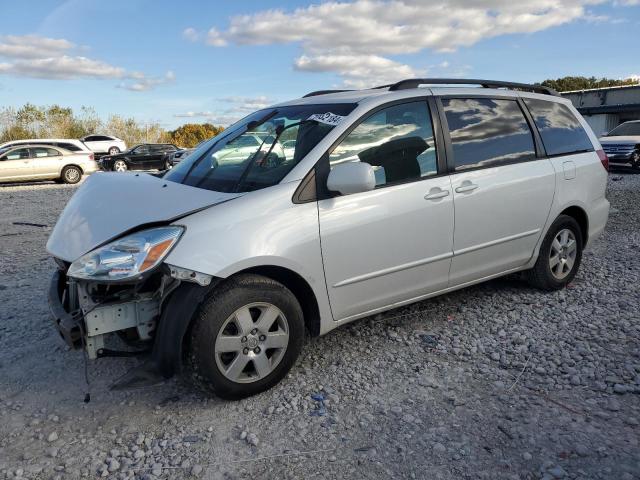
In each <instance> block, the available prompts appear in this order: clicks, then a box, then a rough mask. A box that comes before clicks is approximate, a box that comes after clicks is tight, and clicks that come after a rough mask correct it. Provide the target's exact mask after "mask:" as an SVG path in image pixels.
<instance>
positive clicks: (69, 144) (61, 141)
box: [0, 138, 91, 154]
mask: <svg viewBox="0 0 640 480" xmlns="http://www.w3.org/2000/svg"><path fill="white" fill-rule="evenodd" d="M16 145H51V146H53V147H58V148H63V149H65V150H68V151H70V152H86V153H87V154H89V153H91V150H89V148H88V147H87V146H86V145H85V144H84V143H82V141H80V140H74V139H71V138H32V139H27V140H12V141H9V142H5V143H3V144H1V145H0V148H6V147H15V146H16Z"/></svg>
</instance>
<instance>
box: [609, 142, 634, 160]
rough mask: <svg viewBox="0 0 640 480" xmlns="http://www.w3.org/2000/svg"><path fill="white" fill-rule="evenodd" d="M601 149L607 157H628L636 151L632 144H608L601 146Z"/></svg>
mask: <svg viewBox="0 0 640 480" xmlns="http://www.w3.org/2000/svg"><path fill="white" fill-rule="evenodd" d="M602 149H603V150H604V153H606V154H607V155H608V156H612V155H613V156H625V157H626V156H630V155H631V154H632V153H633V152H634V150H635V149H636V146H635V145H634V144H623V143H620V144H618V143H610V144H604V145H602Z"/></svg>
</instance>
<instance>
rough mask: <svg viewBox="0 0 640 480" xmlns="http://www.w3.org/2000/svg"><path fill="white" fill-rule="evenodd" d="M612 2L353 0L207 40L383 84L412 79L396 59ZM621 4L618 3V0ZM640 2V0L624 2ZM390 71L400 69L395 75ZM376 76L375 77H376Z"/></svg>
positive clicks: (278, 12)
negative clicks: (283, 52)
mask: <svg viewBox="0 0 640 480" xmlns="http://www.w3.org/2000/svg"><path fill="white" fill-rule="evenodd" d="M607 1H608V3H611V0H536V1H533V0H524V1H513V0H449V1H445V0H353V1H351V2H346V1H342V2H338V1H335V0H334V1H328V2H324V3H320V4H314V5H310V6H306V7H300V8H296V9H295V10H282V9H271V10H264V11H260V12H257V13H254V14H251V15H238V16H235V17H232V18H231V19H230V21H229V25H228V27H227V28H226V29H224V30H217V29H215V28H212V29H211V30H210V31H209V34H208V36H207V40H206V42H207V43H208V44H209V45H213V46H218V47H222V46H225V45H227V44H230V43H233V44H237V45H274V44H289V43H296V44H300V45H301V47H302V50H303V55H302V56H300V57H299V58H298V59H296V60H295V63H294V68H296V69H297V70H305V71H322V72H324V71H331V72H336V73H338V74H340V75H341V76H342V77H343V78H344V80H345V84H346V85H351V86H356V85H360V84H362V83H366V84H370V85H371V84H375V83H379V82H380V80H382V81H383V83H384V81H386V79H392V78H399V77H402V76H405V77H406V76H412V75H413V74H415V73H416V72H415V71H414V69H413V68H412V67H410V66H409V65H407V64H403V63H400V62H398V61H395V60H392V59H389V58H386V57H387V56H389V55H400V54H410V53H418V52H422V51H424V50H432V51H437V52H451V51H454V50H456V49H459V48H462V47H468V46H471V45H474V44H475V43H477V42H479V41H481V40H485V39H488V38H492V37H496V36H501V35H506V34H516V33H520V34H526V33H533V32H538V31H542V30H546V29H548V28H551V27H557V26H560V25H563V24H566V23H569V22H572V21H576V20H579V19H584V20H587V21H592V22H598V21H607V20H608V19H606V18H604V17H602V16H596V15H593V14H591V13H589V12H588V10H587V8H588V7H589V6H591V5H596V4H601V3H605V2H607ZM614 1H616V0H614ZM617 1H618V3H619V4H621V5H623V4H624V5H634V4H638V3H640V0H617ZM387 68H389V69H394V70H395V72H388V71H387ZM369 75H371V76H373V77H374V78H372V79H371V80H368V77H369Z"/></svg>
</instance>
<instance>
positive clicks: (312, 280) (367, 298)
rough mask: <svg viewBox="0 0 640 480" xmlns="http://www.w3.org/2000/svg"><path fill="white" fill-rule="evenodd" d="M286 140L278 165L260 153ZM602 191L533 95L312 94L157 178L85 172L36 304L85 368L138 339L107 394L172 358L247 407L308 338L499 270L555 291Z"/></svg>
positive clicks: (600, 164) (598, 212)
mask: <svg viewBox="0 0 640 480" xmlns="http://www.w3.org/2000/svg"><path fill="white" fill-rule="evenodd" d="M456 83H460V84H470V83H478V84H480V85H482V86H483V87H485V88H472V87H468V86H467V87H452V86H451V84H456ZM441 84H446V85H448V86H442V85H441ZM421 85H431V87H430V88H425V87H421ZM285 132H286V136H285V138H288V139H289V138H291V137H295V138H296V143H295V146H294V148H295V155H285V154H284V152H277V151H275V146H276V145H277V144H278V143H279V138H280V137H281V136H283V134H284V133H285ZM256 133H259V134H260V135H257V134H256ZM256 137H260V138H263V139H267V138H270V140H269V141H266V142H262V144H260V145H259V144H258V143H257V142H255V141H254V140H255V138H256ZM238 147H241V148H246V150H244V152H243V153H242V155H237V156H233V157H232V156H231V155H224V153H225V152H229V151H231V150H233V149H235V148H238ZM249 147H251V148H252V150H250V149H249ZM288 147H289V148H291V145H289V146H288ZM283 150H284V149H283ZM223 157H224V158H226V159H227V161H220V159H221V158H223ZM606 184H607V157H606V155H605V154H604V152H603V151H602V149H601V146H600V144H599V142H598V139H597V138H596V136H595V135H594V134H593V132H592V131H591V129H590V128H589V126H588V124H587V123H586V122H585V120H584V119H583V118H582V117H581V116H580V114H579V113H578V112H577V111H576V109H575V108H574V107H573V106H572V105H571V103H570V102H569V101H568V100H566V99H564V98H562V97H560V96H558V95H557V94H556V93H555V92H553V91H552V90H550V89H548V88H546V87H542V86H532V85H523V84H515V83H507V82H496V81H486V80H460V79H445V80H438V79H417V80H405V81H401V82H399V83H396V84H394V85H390V86H389V85H387V86H385V87H380V88H377V89H372V90H362V91H346V92H345V91H338V92H327V91H322V92H313V93H311V94H309V95H307V96H306V97H304V98H301V99H297V100H292V101H290V102H285V103H282V104H279V105H275V106H272V107H268V108H265V109H262V110H259V111H257V112H255V113H253V114H251V115H249V116H247V117H246V118H244V119H243V120H241V121H239V122H238V123H236V124H234V125H232V126H231V127H229V128H227V129H226V130H224V131H223V132H222V133H220V134H219V135H218V136H216V137H215V138H213V139H211V140H210V141H208V142H206V143H205V144H203V145H202V146H201V147H200V148H198V149H197V150H196V151H194V152H193V153H192V154H191V155H189V157H187V158H186V159H185V160H183V161H182V162H180V163H179V164H178V165H177V166H176V167H175V168H173V169H171V170H169V171H167V172H165V173H164V174H162V175H147V174H137V175H131V174H123V175H114V174H103V175H95V176H93V177H90V178H89V179H88V180H87V182H85V185H84V186H83V189H82V194H81V195H80V194H76V195H75V196H74V197H73V198H72V199H71V200H70V202H69V203H68V205H67V206H66V207H65V209H64V211H63V213H62V215H61V217H60V219H59V220H58V222H57V224H56V226H55V228H54V229H53V232H52V233H51V237H50V238H49V241H48V243H47V250H48V252H49V253H50V254H51V255H53V256H54V257H55V259H56V261H57V264H58V265H59V269H58V271H56V272H55V274H54V276H53V278H52V281H51V287H50V292H49V302H50V305H51V309H52V312H53V315H54V318H55V324H56V326H57V329H58V330H59V331H60V333H61V334H62V336H63V338H65V340H66V341H67V343H68V344H69V345H71V346H73V347H76V348H81V347H82V346H83V345H85V346H86V351H87V352H88V355H89V357H90V358H96V357H99V356H104V355H109V354H111V353H109V352H108V351H105V350H104V347H103V346H104V345H105V343H104V341H105V336H106V335H108V334H111V333H114V332H121V333H122V332H126V333H127V335H130V336H132V337H134V338H136V339H137V340H139V341H143V342H147V343H148V344H149V345H150V348H152V354H151V356H150V358H149V360H148V361H147V362H146V363H144V364H143V365H141V366H139V367H137V368H136V369H134V370H133V371H131V372H130V373H129V374H128V375H127V376H126V377H125V378H123V379H121V380H120V381H119V382H118V383H117V384H116V386H117V387H119V388H125V387H131V386H141V385H144V384H147V383H155V382H157V381H159V380H162V379H164V378H168V377H170V376H172V375H173V374H175V373H176V372H179V371H181V369H182V367H183V360H184V361H185V362H186V364H185V365H184V367H185V368H186V372H188V376H189V378H191V379H192V381H193V382H195V383H196V384H197V385H199V386H200V387H202V388H203V389H205V390H206V391H208V392H211V393H215V394H217V395H218V396H221V397H224V398H239V397H244V396H247V395H252V394H255V393H258V392H261V391H263V390H265V389H267V388H269V387H271V386H273V385H274V384H276V383H277V382H279V381H280V380H281V379H282V378H283V377H284V376H285V375H286V374H287V372H288V371H289V370H290V368H291V366H292V365H293V364H294V362H295V360H296V357H298V355H299V354H300V352H301V348H302V343H303V340H304V338H305V331H309V332H310V333H311V334H312V335H322V334H325V333H327V332H329V331H331V330H333V329H334V328H336V327H339V326H340V325H344V324H346V323H349V322H351V321H353V320H356V319H359V318H362V317H367V316H370V315H373V314H376V313H378V312H383V311H385V310H389V309H392V308H396V307H399V306H401V305H406V304H409V303H412V302H416V301H419V300H423V299H426V298H430V297H433V296H436V295H440V294H443V293H446V292H450V291H452V290H457V289H460V288H463V287H466V286H469V285H473V284H476V283H479V282H484V281H486V280H489V279H492V278H496V277H499V276H503V275H506V274H510V273H514V272H522V273H523V275H524V276H525V277H526V278H527V279H528V280H529V281H530V283H531V284H532V285H534V286H536V287H538V288H540V289H543V290H556V289H561V288H563V287H565V286H566V285H567V284H568V283H569V282H571V281H572V280H573V278H574V276H575V275H576V272H577V271H578V268H579V266H580V262H581V259H582V253H583V250H584V248H585V247H587V246H589V245H591V244H592V243H593V242H594V241H595V240H596V239H597V238H598V236H599V235H600V234H601V233H602V231H603V229H604V227H605V224H606V221H607V217H608V212H609V202H608V201H607V199H606V198H605V188H606ZM106 206H108V208H106ZM454 208H455V214H454ZM79 224H80V225H82V228H78V225H79ZM569 295H570V294H569ZM70 312H85V313H84V316H81V318H79V319H77V318H76V317H72V313H70ZM78 322H79V323H78Z"/></svg>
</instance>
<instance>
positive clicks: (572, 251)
mask: <svg viewBox="0 0 640 480" xmlns="http://www.w3.org/2000/svg"><path fill="white" fill-rule="evenodd" d="M577 253H578V243H577V242H576V237H575V235H574V233H573V232H572V231H571V230H570V229H568V228H563V229H562V230H560V231H559V232H558V233H557V234H556V237H555V238H554V239H553V242H552V243H551V252H550V253H549V268H551V274H552V275H553V276H554V277H555V278H556V279H557V280H563V279H564V278H566V277H567V276H568V275H569V274H570V273H571V271H572V270H573V266H574V265H575V262H576V256H577Z"/></svg>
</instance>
